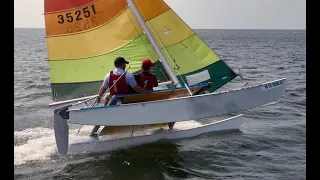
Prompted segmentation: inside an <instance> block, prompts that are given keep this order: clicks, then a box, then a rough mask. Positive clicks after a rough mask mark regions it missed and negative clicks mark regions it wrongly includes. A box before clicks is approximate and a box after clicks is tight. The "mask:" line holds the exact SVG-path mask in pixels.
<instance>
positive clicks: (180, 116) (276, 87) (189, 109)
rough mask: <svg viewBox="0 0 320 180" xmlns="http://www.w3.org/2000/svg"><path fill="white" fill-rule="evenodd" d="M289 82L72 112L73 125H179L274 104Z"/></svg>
mask: <svg viewBox="0 0 320 180" xmlns="http://www.w3.org/2000/svg"><path fill="white" fill-rule="evenodd" d="M285 82H286V79H285V78H283V79H279V80H276V81H272V82H268V83H264V84H261V85H256V86H250V87H246V88H241V89H236V90H231V91H224V92H220V93H210V94H204V95H195V96H188V97H182V98H173V99H167V100H158V101H151V102H142V103H132V104H123V105H121V106H112V107H94V108H83V109H71V110H70V111H69V115H70V123H75V124H84V125H102V126H129V125H145V124H158V123H166V122H178V121H186V120H194V119H201V118H207V117H212V116H219V115H225V114H229V113H234V112H239V111H243V110H246V109H250V108H254V107H257V106H261V105H263V104H267V103H269V102H272V101H274V100H276V99H278V98H279V97H281V96H282V95H283V94H284V92H285Z"/></svg>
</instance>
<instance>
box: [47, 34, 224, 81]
mask: <svg viewBox="0 0 320 180" xmlns="http://www.w3.org/2000/svg"><path fill="white" fill-rule="evenodd" d="M146 44H147V45H146ZM166 50H167V51H168V52H169V53H170V54H171V55H169V54H168V53H166V52H165V50H162V51H163V54H164V55H165V56H166V58H167V60H168V62H169V64H170V66H171V68H172V69H174V67H175V65H174V61H173V59H172V57H173V58H174V59H175V61H176V63H177V64H178V65H179V66H180V70H181V72H176V75H179V74H181V73H183V74H186V73H190V72H193V71H196V70H198V69H201V68H203V67H206V66H208V65H210V64H212V63H214V62H216V61H218V60H220V58H219V57H218V56H217V55H216V54H215V53H214V52H213V51H212V50H211V49H210V48H209V47H208V46H206V45H205V44H204V43H202V41H201V40H200V38H199V37H198V36H196V35H194V36H192V37H190V38H188V39H185V40H184V41H182V42H181V43H178V44H175V45H173V46H170V47H167V48H166ZM117 56H123V57H125V58H126V59H128V60H129V61H130V64H129V65H130V66H131V68H130V70H129V72H135V71H138V70H139V69H140V68H141V61H142V60H143V59H146V58H149V59H151V60H152V61H156V60H157V59H158V56H157V54H156V53H155V51H154V50H153V49H152V47H151V46H150V45H149V41H148V39H147V38H146V36H145V35H143V36H141V37H140V38H139V39H137V40H135V41H134V42H132V43H130V44H129V45H127V46H125V47H123V48H121V49H119V50H117V51H114V52H112V53H109V54H105V55H103V56H96V57H92V58H88V59H79V60H77V61H49V67H50V77H51V82H52V83H70V82H92V81H99V80H102V79H103V78H104V76H105V75H106V73H108V72H109V71H111V70H112V69H113V61H114V59H115V58H116V57H117ZM188 62H189V63H188Z"/></svg>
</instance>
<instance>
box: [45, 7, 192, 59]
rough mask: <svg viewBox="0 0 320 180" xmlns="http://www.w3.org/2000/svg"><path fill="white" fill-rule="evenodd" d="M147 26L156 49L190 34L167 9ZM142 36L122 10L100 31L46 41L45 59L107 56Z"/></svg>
mask: <svg viewBox="0 0 320 180" xmlns="http://www.w3.org/2000/svg"><path fill="white" fill-rule="evenodd" d="M128 15H129V17H130V18H129V17H128ZM168 18H169V19H170V20H168ZM147 25H148V26H149V28H150V29H151V32H152V33H153V34H154V37H155V39H156V41H157V42H158V44H159V46H160V47H164V46H165V47H166V46H171V45H173V44H176V43H178V42H180V41H182V40H184V39H187V38H188V37H191V36H192V35H194V32H193V31H192V30H191V29H190V28H188V26H187V25H186V24H185V23H184V22H183V21H182V20H181V19H180V18H179V17H178V16H176V15H175V14H174V12H173V11H172V10H171V9H169V10H167V11H165V12H164V13H162V14H161V15H158V16H156V17H154V18H153V19H151V20H149V21H148V22H147ZM151 26H152V28H151ZM142 33H143V32H142V29H141V26H140V25H139V23H138V22H137V20H136V18H135V17H134V15H133V14H132V11H131V10H130V9H126V10H125V11H124V12H123V13H121V14H120V15H119V16H118V17H117V18H115V19H114V20H113V21H111V22H110V23H108V24H105V25H104V26H103V27H101V28H98V29H95V30H92V31H89V32H85V33H81V34H75V35H70V36H61V37H50V38H48V39H47V43H48V56H49V60H66V59H77V58H87V57H92V56H97V55H102V54H105V53H109V52H111V51H114V50H116V49H118V48H121V47H122V46H124V45H125V44H128V43H129V42H130V41H132V40H133V39H135V38H136V37H138V36H139V35H141V34H142ZM156 35H157V36H156ZM98 37H99V38H98ZM159 38H160V39H161V42H162V43H163V44H162V43H160V40H159ZM163 45H164V46H163Z"/></svg>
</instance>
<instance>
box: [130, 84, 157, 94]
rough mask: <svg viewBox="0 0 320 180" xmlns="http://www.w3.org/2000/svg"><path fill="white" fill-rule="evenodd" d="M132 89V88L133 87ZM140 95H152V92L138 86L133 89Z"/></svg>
mask: <svg viewBox="0 0 320 180" xmlns="http://www.w3.org/2000/svg"><path fill="white" fill-rule="evenodd" d="M131 87H132V86H131ZM132 88H133V89H134V90H135V91H136V92H138V93H152V90H146V89H143V88H142V87H140V86H139V85H138V84H137V85H135V86H134V87H132Z"/></svg>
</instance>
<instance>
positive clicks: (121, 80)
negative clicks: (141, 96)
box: [98, 57, 152, 105]
mask: <svg viewBox="0 0 320 180" xmlns="http://www.w3.org/2000/svg"><path fill="white" fill-rule="evenodd" d="M127 64H129V62H128V61H126V60H125V59H124V58H123V57H117V58H116V59H115V61H114V66H115V69H114V70H113V71H111V72H110V73H108V74H107V75H106V76H105V78H104V81H103V83H102V85H101V87H100V89H99V93H98V101H100V99H101V97H102V95H103V94H104V93H105V92H106V90H107V89H108V88H110V87H112V88H111V89H110V96H109V97H112V96H113V95H116V94H128V93H129V92H130V89H129V86H131V87H132V88H133V89H134V90H135V91H136V92H137V93H151V92H152V90H145V89H143V88H142V87H140V86H139V85H138V84H137V82H136V80H135V78H134V76H133V75H132V74H131V73H130V72H125V68H126V65H127ZM123 73H125V74H124V75H122V74H123ZM121 75H122V76H121ZM114 83H115V85H114ZM105 102H108V101H105ZM118 102H119V101H118ZM105 105H107V103H105Z"/></svg>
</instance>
